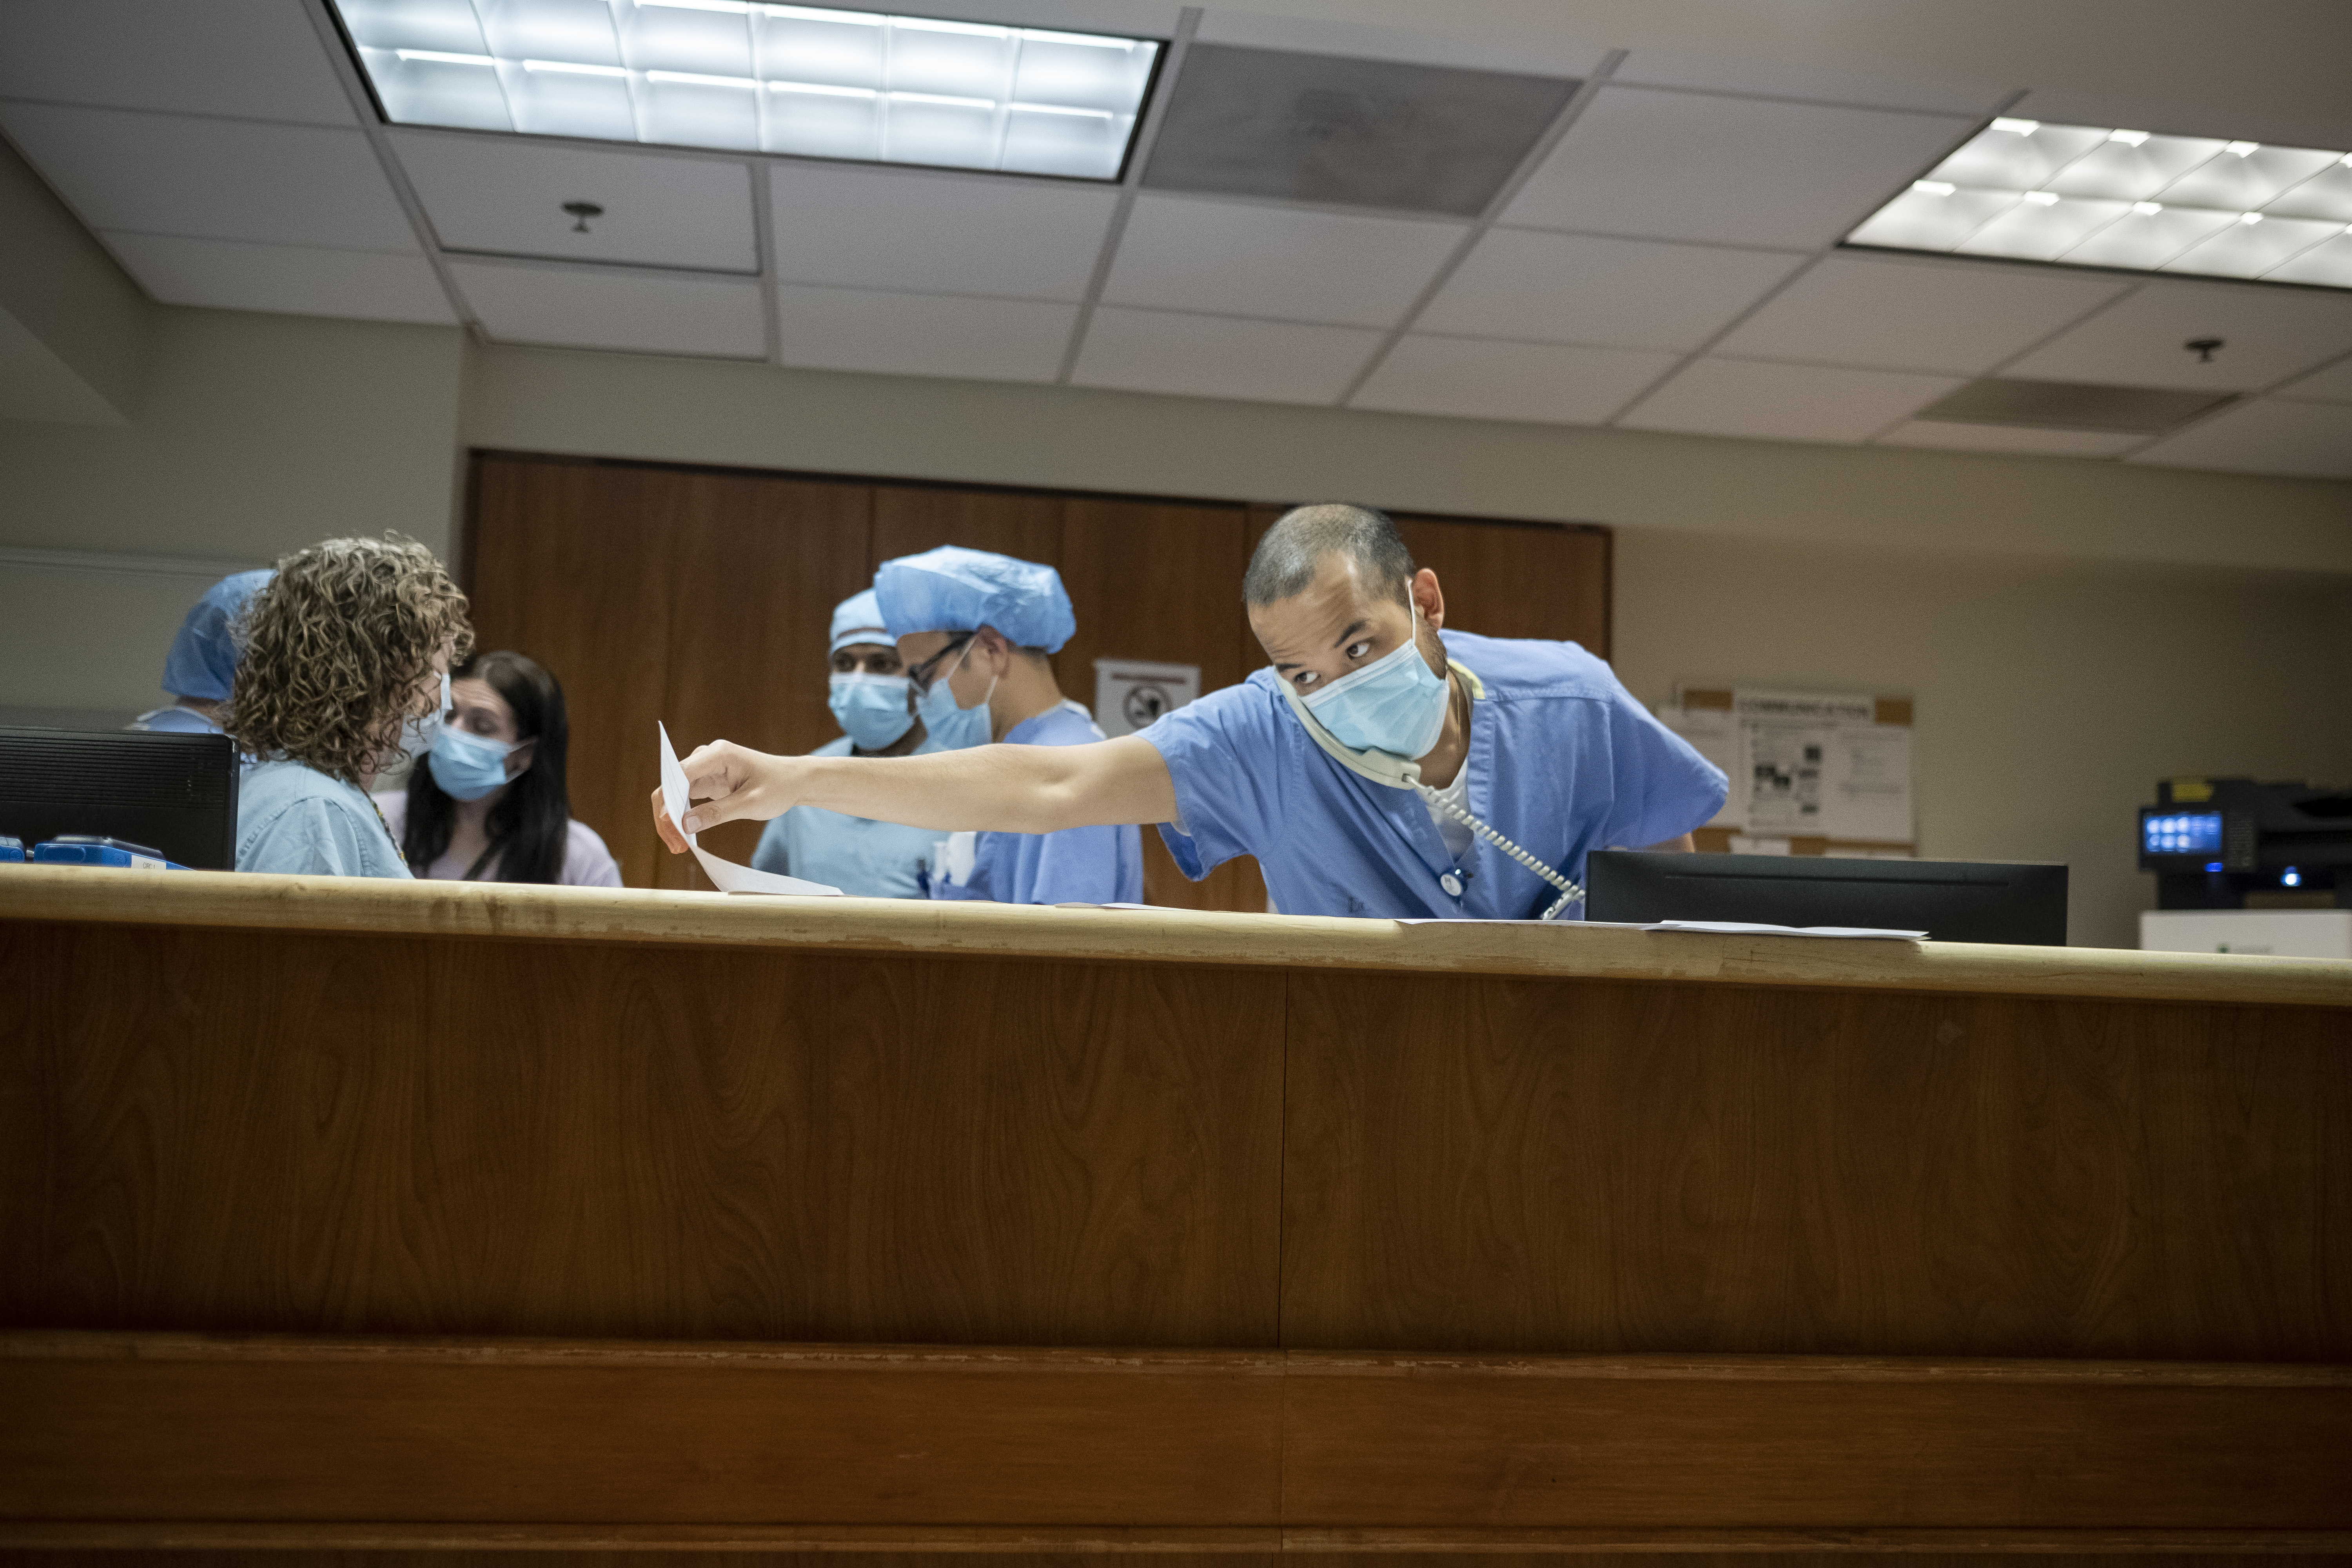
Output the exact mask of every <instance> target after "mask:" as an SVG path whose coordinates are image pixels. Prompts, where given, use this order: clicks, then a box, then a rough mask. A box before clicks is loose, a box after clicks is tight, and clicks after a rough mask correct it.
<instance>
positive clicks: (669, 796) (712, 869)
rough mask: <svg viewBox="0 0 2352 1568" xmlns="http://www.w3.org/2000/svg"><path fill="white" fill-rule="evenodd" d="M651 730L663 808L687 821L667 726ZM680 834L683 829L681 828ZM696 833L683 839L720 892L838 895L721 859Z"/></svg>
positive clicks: (681, 776)
mask: <svg viewBox="0 0 2352 1568" xmlns="http://www.w3.org/2000/svg"><path fill="white" fill-rule="evenodd" d="M654 729H655V730H656V731H657V732H659V734H660V735H661V792H662V807H663V809H664V810H666V811H667V812H668V813H669V819H670V820H671V821H672V822H677V823H683V822H684V821H685V820H686V807H687V804H688V800H687V782H686V769H685V767H684V766H682V765H681V764H680V763H679V762H678V760H677V747H676V746H673V745H671V744H670V743H669V726H668V725H667V724H664V723H663V722H662V721H660V720H658V719H656V720H655V721H654ZM678 831H679V832H680V833H686V829H685V828H683V827H680V828H679V829H678ZM696 837H697V835H695V834H691V833H686V842H687V845H688V847H689V848H691V849H692V850H693V851H694V858H696V859H697V860H698V861H700V862H701V863H702V871H703V875H705V876H707V877H709V879H710V885H711V886H712V887H714V888H717V889H719V891H720V892H722V893H797V894H804V895H805V894H817V895H820V896H824V897H829V898H835V899H837V898H839V897H841V889H839V888H828V887H826V886H825V885H824V883H823V882H803V881H802V880H801V879H799V878H798V877H780V876H778V875H777V874H776V873H775V872H773V871H755V870H753V869H752V868H751V867H749V866H738V865H737V864H735V862H734V861H732V860H721V859H720V858H719V857H718V856H716V855H713V854H712V853H711V852H710V851H709V850H708V849H705V848H704V847H702V846H701V845H699V844H698V843H696V842H695V839H696Z"/></svg>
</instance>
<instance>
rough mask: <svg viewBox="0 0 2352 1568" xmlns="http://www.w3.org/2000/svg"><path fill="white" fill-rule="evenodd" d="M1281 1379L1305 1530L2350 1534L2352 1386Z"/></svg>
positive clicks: (1687, 1371) (1975, 1373) (1916, 1375)
mask: <svg viewBox="0 0 2352 1568" xmlns="http://www.w3.org/2000/svg"><path fill="white" fill-rule="evenodd" d="M1661 1359H1662V1360H1663V1359H1664V1358H1661ZM1285 1368H1286V1370H1285V1376H1284V1380H1283V1384H1284V1386H1283V1394H1284V1415H1283V1436H1284V1441H1283V1482H1282V1486H1283V1518H1284V1522H1285V1523H1286V1525H1298V1526H1305V1525H1314V1524H1324V1525H1328V1526H1333V1527H1343V1528H1352V1529H1358V1530H1362V1529H1366V1528H1373V1529H1377V1528H1378V1527H1380V1526H1383V1525H1387V1526H1402V1527H1404V1528H1407V1529H1418V1530H1428V1529H1429V1528H1430V1527H1431V1526H1433V1525H1437V1526H1444V1525H1454V1526H1456V1527H1459V1526H1465V1525H1468V1526H1475V1527H1482V1528H1484V1529H1486V1530H1491V1531H1498V1532H1507V1531H1509V1530H1511V1529H1512V1528H1514V1527H1517V1528H1520V1529H1548V1528H1550V1529H1557V1528H1570V1529H1573V1528H1588V1529H1589V1528H1592V1527H1596V1526H1597V1527H1610V1526H1614V1527H1618V1528H1629V1527H1630V1528H1642V1527H1649V1528H1653V1529H1658V1528H1669V1527H1671V1528H1680V1529H1685V1530H1687V1529H1705V1528H1707V1527H1717V1528H1722V1527H1727V1526H1730V1527H1747V1528H1751V1529H1753V1528H1758V1527H1764V1528H1769V1527H1772V1526H1782V1527H1792V1526H1793V1527H1800V1528H1802V1527H1815V1528H1818V1527H1821V1526H1822V1525H1826V1524H1832V1523H1834V1524H1836V1525H1838V1526H1843V1527H1848V1528H1852V1527H1863V1528H1880V1529H1885V1528H1890V1527H1892V1528H1906V1527H1907V1528H1913V1529H1919V1528H1938V1527H1940V1528H1944V1529H1957V1528H1967V1527H1975V1528H1979V1529H1991V1530H2033V1529H2040V1530H2063V1529H2084V1528H2095V1527H2100V1526H2106V1527H2113V1526H2115V1525H2116V1524H2117V1523H2119V1522H2124V1521H2128V1522H2129V1523H2131V1524H2132V1525H2135V1526H2137V1527H2139V1528H2141V1529H2143V1530H2158V1529H2163V1528H2166V1527H2172V1528H2189V1527H2194V1528H2203V1529H2215V1528H2237V1529H2242V1530H2248V1531H2264V1530H2275V1529H2292V1528H2295V1527H2303V1528H2306V1529H2308V1528H2327V1527H2335V1528H2341V1527H2343V1526H2346V1525H2347V1524H2352V1488H2347V1487H2344V1486H2343V1485H2341V1484H2340V1483H2341V1481H2342V1479H2343V1477H2344V1475H2345V1474H2346V1473H2347V1472H2346V1466H2347V1464H2352V1398H2347V1394H2352V1388H2347V1386H2346V1385H2345V1383H2344V1381H2343V1378H2342V1376H2341V1370H2342V1369H2328V1370H2326V1371H2321V1370H2320V1369H2314V1371H2315V1373H2318V1375H2317V1376H2316V1377H2315V1380H2314V1381H2313V1382H2312V1383H2311V1384H2303V1385H2298V1384H2294V1383H2293V1382H2288V1381H2284V1380H2279V1381H2272V1380H2269V1379H2265V1378H2262V1377H2261V1375H2260V1372H2259V1370H2257V1372H2256V1377H2255V1378H2254V1379H2251V1380H2248V1381H2246V1382H2232V1381H2231V1380H2230V1378H2229V1375H2228V1372H2229V1369H2216V1370H2217V1371H2219V1372H2220V1373H2221V1375H2220V1376H2218V1377H2216V1378H2214V1379H2213V1380H2212V1381H2210V1382H2202V1381H2195V1380H2192V1379H2190V1378H2186V1377H2179V1378H2168V1376H2167V1373H2166V1372H2165V1370H2164V1369H2161V1368H2151V1367H2147V1366H2145V1365H2142V1366H2129V1365H2126V1366H2110V1367H2103V1368H2100V1369H2097V1370H2093V1369H2084V1370H2083V1371H2081V1372H2079V1373H2073V1374H2072V1375H2070V1374H2069V1373H2068V1372H2067V1371H2066V1369H2064V1368H2063V1367H2057V1366H2053V1365H2051V1364H2050V1363H2029V1364H2028V1365H2025V1366H2016V1365H2013V1364H2012V1365H2011V1366H2010V1367H2006V1368H1998V1367H1997V1368H1986V1369H1981V1370H1979V1369H1978V1368H1975V1367H1971V1366H1970V1365H1969V1363H1948V1364H1946V1365H1943V1366H1939V1367H1936V1368H1933V1369H1929V1368H1924V1367H1913V1368H1905V1367H1900V1366H1885V1365H1881V1366H1878V1367H1853V1368H1849V1367H1841V1366H1839V1365H1837V1364H1835V1363H1832V1364H1829V1365H1825V1366H1824V1365H1817V1364H1805V1363H1785V1362H1784V1363H1769V1364H1767V1365H1766V1366H1763V1367H1752V1368H1751V1367H1743V1366H1742V1365H1740V1364H1739V1363H1731V1364H1728V1365H1724V1364H1717V1365H1713V1366H1709V1365H1706V1364H1705V1363H1699V1364H1696V1365H1694V1364H1692V1363H1688V1362H1678V1364H1675V1365H1674V1366H1671V1367H1657V1368H1654V1369H1652V1368H1647V1367H1644V1366H1643V1365H1642V1364H1640V1363H1635V1364H1633V1365H1630V1366H1628V1365H1611V1364H1603V1365H1601V1366H1594V1365H1592V1364H1591V1363H1587V1362H1585V1361H1583V1360H1581V1359H1580V1358H1571V1359H1569V1360H1566V1361H1561V1362H1549V1361H1542V1360H1537V1361H1532V1362H1530V1361H1528V1360H1527V1359H1524V1358H1516V1357H1515V1358H1511V1359H1510V1360H1509V1361H1507V1362H1503V1363H1486V1364H1480V1363H1475V1362H1472V1363H1463V1362H1460V1361H1450V1362H1449V1361H1444V1360H1440V1359H1438V1358H1434V1357H1414V1356H1399V1357H1377V1358H1371V1359H1370V1360H1369V1361H1368V1360H1367V1359H1366V1358H1364V1357H1360V1356H1356V1357H1330V1356H1325V1357H1317V1356H1311V1355H1303V1354H1293V1355H1290V1356H1288V1357H1287V1358H1286V1362H1285ZM2283 1370H2284V1369H2283ZM2225 1434H2226V1436H2225Z"/></svg>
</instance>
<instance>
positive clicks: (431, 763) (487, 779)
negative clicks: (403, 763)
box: [425, 729, 515, 800]
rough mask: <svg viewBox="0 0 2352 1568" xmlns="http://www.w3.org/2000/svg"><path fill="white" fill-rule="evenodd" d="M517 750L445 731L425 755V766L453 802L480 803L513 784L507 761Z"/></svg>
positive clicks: (484, 738) (484, 737)
mask: <svg viewBox="0 0 2352 1568" xmlns="http://www.w3.org/2000/svg"><path fill="white" fill-rule="evenodd" d="M514 749H515V748H514V747H513V746H509V745H508V744H507V743H506V742H503V741H493V740H491V739H490V738H489V737H488V735H477V734H475V733H473V732H472V731H469V730H448V729H445V730H443V731H441V733H440V734H439V735H437V736H436V737H435V738H434V741H433V749H432V750H431V751H429V752H425V766H426V767H428V768H431V769H432V770H433V782H434V783H435V784H439V785H440V786H441V790H442V793H443V794H445V795H448V796H449V798H450V799H452V800H479V799H481V798H482V797H483V796H484V795H488V794H489V793H490V792H491V791H492V790H494V789H497V788H499V786H500V785H502V784H506V783H508V782H509V781H508V778H507V757H508V755H509V753H510V752H513V751H514Z"/></svg>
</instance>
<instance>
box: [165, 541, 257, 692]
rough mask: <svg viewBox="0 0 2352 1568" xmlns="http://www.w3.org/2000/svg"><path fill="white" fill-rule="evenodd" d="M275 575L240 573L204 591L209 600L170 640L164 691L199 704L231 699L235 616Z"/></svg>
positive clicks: (235, 653)
mask: <svg viewBox="0 0 2352 1568" xmlns="http://www.w3.org/2000/svg"><path fill="white" fill-rule="evenodd" d="M276 575H277V573H275V572H272V571H268V570H263V571H259V572H239V573H237V574H236V575H235V576H232V577H224V578H222V579H221V580H220V581H219V582H217V583H215V584H213V585H212V586H211V587H209V588H207V589H205V596H204V597H203V598H201V599H198V600H197V601H196V602H195V605H194V608H192V609H190V610H189V611H188V616H187V619H185V620H184V621H182V622H181V623H180V635H179V636H178V637H173V639H172V651H171V652H170V653H168V654H166V655H165V656H164V658H163V689H164V690H166V691H168V692H170V693H171V694H172V695H173V696H174V697H193V698H194V699H195V700H197V701H199V702H219V701H223V700H226V698H227V696H228V689H229V687H230V685H231V684H232V683H234V682H235V681H236V661H237V659H238V658H239V657H240V650H239V649H238V647H237V646H236V637H235V635H234V634H235V631H236V617H237V613H238V612H239V611H241V610H243V609H244V608H245V602H246V601H247V599H250V598H252V597H253V596H254V595H256V594H258V593H260V592H261V590H262V587H263V585H264V584H267V583H268V581H269V579H270V578H272V577H274V576H276Z"/></svg>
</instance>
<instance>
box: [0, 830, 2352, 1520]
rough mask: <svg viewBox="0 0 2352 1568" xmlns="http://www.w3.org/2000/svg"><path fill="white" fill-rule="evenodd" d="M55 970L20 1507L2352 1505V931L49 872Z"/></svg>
mask: <svg viewBox="0 0 2352 1568" xmlns="http://www.w3.org/2000/svg"><path fill="white" fill-rule="evenodd" d="M0 997H5V1002H0V1327H5V1332H0V1412H5V1415H0V1546H4V1547H8V1548H13V1549H16V1550H19V1551H23V1550H26V1549H35V1548H50V1549H58V1550H69V1549H89V1550H95V1549H100V1548H108V1549H121V1548H141V1547H144V1548H256V1547H272V1548H280V1549H292V1548H302V1549H307V1550H309V1551H311V1552H355V1551H361V1550H368V1551H379V1552H380V1551H385V1550H406V1551H411V1552H417V1553H419V1554H422V1553H425V1552H428V1551H432V1550H438V1549H457V1548H466V1549H479V1548H495V1547H526V1546H527V1547H531V1548H535V1549H540V1550H551V1549H556V1550H571V1551H577V1552H587V1551H592V1550H594V1551H603V1550H609V1549H616V1548H624V1547H625V1548H635V1549H648V1548H665V1547H666V1548H673V1549H736V1550H763V1551H779V1552H781V1551H793V1552H813V1551H819V1550H827V1549H857V1550H865V1551H869V1552H871V1551H885V1552H952V1553H965V1552H991V1553H1003V1552H1097V1551H1115V1550H1138V1551H1153V1552H1162V1553H1165V1552H1214V1553H1223V1554H1235V1553H1241V1554H1262V1555H1267V1556H1271V1555H1273V1554H1276V1553H1280V1552H1301V1551H1346V1552H1367V1551H1370V1552H1413V1553H1423V1554H1429V1553H1437V1554H1450V1553H1461V1552H1478V1553H1493V1552H1562V1551H1569V1552H1588V1553H1590V1552H1643V1553H1656V1552H1685V1553H1700V1552H1723V1551H1742V1552H1754V1551H1781V1552H1827V1551H1832V1550H1835V1551H1847V1552H1851V1551H1906V1552H1919V1551H1934V1552H1990V1551H2000V1552H2011V1553H2016V1552H2024V1553H2056V1552H2134V1551H2172V1552H2180V1551H2195V1552H2210V1553H2221V1554H2244V1553H2252V1552H2301V1553H2306V1554H2312V1553H2317V1554H2329V1553H2335V1554H2343V1553H2352V1481H2347V1477H2352V964H2335V963H2321V962H2305V961H2296V960H2273V959H2263V958H2236V957H2232V958H2221V957H2212V958H2205V957H2197V956H2188V955H2178V954H2159V953H2137V952H2094V951H2084V950H2063V951H2062V950H2037V949H2026V948H1988V947H1951V948H1940V947H1937V946H1935V945H1933V944H1929V945H1927V946H1923V947H1915V946H1913V945H1911V944H1907V943H1892V942H1810V941H1801V940H1794V939H1770V938H1755V937H1718V936H1697V935H1663V934H1651V933H1645V932H1642V931H1630V930H1622V929H1605V928H1577V927H1573V926H1570V927H1528V926H1517V925H1510V926H1504V925H1475V924H1456V925H1444V926H1437V925H1423V926H1403V925H1398V924H1394V923H1391V922H1387V921H1330V920H1302V919H1289V918H1284V917H1278V916H1248V915H1215V914H1198V913H1188V912H1181V911H1174V910H1152V911H1129V910H1095V909H1019V908H997V907H993V906H989V905H979V904H945V905H908V904H898V903H876V902H866V901H861V900H727V899H724V898H721V897H719V896H718V895H704V894H692V893H654V892H635V891H618V892H607V891H600V890H591V889H523V888H509V887H499V886H488V887H485V886H478V885H465V884H456V883H446V882H427V883H414V884H406V883H402V884H394V883H368V882H341V881H328V880H319V881H310V880H304V879H288V878H264V877H247V878H236V877H227V876H206V875H197V874H189V875H184V876H183V875H172V876H163V877H152V876H139V875H132V874H129V873H110V872H97V871H85V870H69V869H57V870H51V869H47V868H5V869H0ZM275 1561H283V1559H275Z"/></svg>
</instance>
